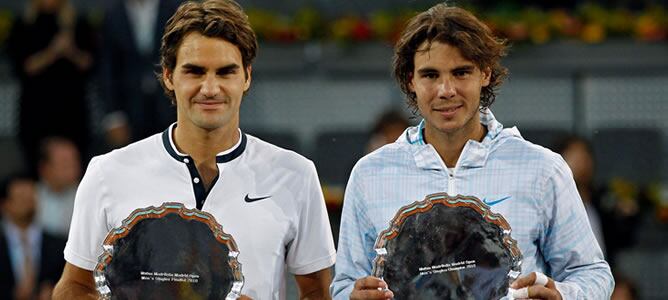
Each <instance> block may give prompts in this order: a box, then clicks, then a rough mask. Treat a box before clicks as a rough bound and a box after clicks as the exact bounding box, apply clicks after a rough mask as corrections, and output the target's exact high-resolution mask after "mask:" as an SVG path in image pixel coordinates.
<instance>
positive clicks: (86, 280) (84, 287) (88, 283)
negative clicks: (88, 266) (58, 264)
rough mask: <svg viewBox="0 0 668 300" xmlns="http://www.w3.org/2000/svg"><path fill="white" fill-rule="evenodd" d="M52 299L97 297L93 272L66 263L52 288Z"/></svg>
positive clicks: (64, 299)
mask: <svg viewBox="0 0 668 300" xmlns="http://www.w3.org/2000/svg"><path fill="white" fill-rule="evenodd" d="M53 299H54V300H66V299H97V292H96V291H95V283H94V282H93V272H92V271H88V270H84V269H82V268H79V267H77V266H75V265H72V264H70V263H66V264H65V270H63V276H61V277H60V280H59V281H58V284H56V287H55V289H54V290H53Z"/></svg>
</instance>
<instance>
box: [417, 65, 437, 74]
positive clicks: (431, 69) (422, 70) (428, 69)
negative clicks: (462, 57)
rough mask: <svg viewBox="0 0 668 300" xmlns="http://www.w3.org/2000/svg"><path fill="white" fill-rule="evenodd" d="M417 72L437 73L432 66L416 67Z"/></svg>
mask: <svg viewBox="0 0 668 300" xmlns="http://www.w3.org/2000/svg"><path fill="white" fill-rule="evenodd" d="M417 73H418V74H430V73H438V70H436V68H432V67H424V68H420V69H418V70H417Z"/></svg>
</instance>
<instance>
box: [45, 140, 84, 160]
mask: <svg viewBox="0 0 668 300" xmlns="http://www.w3.org/2000/svg"><path fill="white" fill-rule="evenodd" d="M58 144H67V145H71V146H73V147H74V148H76V145H74V142H72V140H70V139H68V138H65V137H61V136H49V137H46V138H44V139H42V140H41V141H40V142H39V158H38V159H39V163H48V162H49V161H50V160H51V150H52V147H53V146H54V145H58Z"/></svg>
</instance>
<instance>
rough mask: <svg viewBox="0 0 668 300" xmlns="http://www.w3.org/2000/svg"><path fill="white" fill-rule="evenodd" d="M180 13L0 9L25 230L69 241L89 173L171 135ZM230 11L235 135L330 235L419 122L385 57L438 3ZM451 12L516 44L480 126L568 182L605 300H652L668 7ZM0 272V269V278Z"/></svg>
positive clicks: (95, 3)
mask: <svg viewBox="0 0 668 300" xmlns="http://www.w3.org/2000/svg"><path fill="white" fill-rule="evenodd" d="M179 2H180V1H177V0H155V1H154V0H112V1H102V0H70V1H68V0H24V1H17V0H0V159H2V161H0V175H1V176H2V177H7V176H9V175H10V174H17V173H16V172H21V174H26V175H27V176H24V177H29V178H31V180H33V181H34V182H33V185H31V186H33V189H34V195H35V196H34V198H35V203H36V204H35V205H34V208H32V210H33V211H34V217H29V218H28V220H27V221H25V220H24V222H23V223H25V222H28V224H37V225H38V226H40V227H41V228H43V229H44V232H47V233H49V234H52V235H53V236H55V237H58V238H60V239H63V238H65V237H66V235H65V233H66V232H67V225H65V226H63V224H69V214H71V206H72V205H71V204H72V201H73V195H74V191H75V190H76V185H77V183H78V180H79V179H80V177H81V175H82V170H83V168H85V165H86V164H87V162H88V160H89V159H90V158H91V157H92V156H94V155H99V154H102V153H105V152H107V151H109V150H112V149H114V148H117V147H121V146H123V145H126V144H127V143H129V142H132V141H135V140H138V139H141V138H143V137H145V136H148V135H150V134H153V133H157V132H160V131H162V130H164V128H166V126H167V125H168V124H169V123H171V122H172V121H173V120H174V112H173V108H172V107H170V105H169V101H168V100H167V99H166V98H164V96H163V95H162V91H161V89H160V87H159V85H158V84H157V81H155V78H154V75H153V74H154V72H156V71H158V69H157V68H156V67H155V65H156V64H157V63H158V60H157V48H158V47H159V37H160V35H161V34H162V27H163V25H164V22H165V21H166V19H167V18H168V17H169V15H171V13H172V12H173V11H174V9H175V8H176V6H177V5H178V4H179ZM239 2H240V4H241V5H242V6H243V7H244V8H245V9H246V12H247V14H248V15H249V18H250V20H251V23H252V25H253V26H254V28H255V30H256V33H257V34H258V37H259V39H260V50H259V54H258V57H257V60H256V62H255V63H254V65H253V71H254V72H253V84H252V87H251V89H250V91H249V92H248V94H247V95H246V96H245V98H244V102H243V105H242V108H241V128H242V130H244V131H246V132H248V133H251V134H254V135H256V136H258V137H260V138H263V139H265V140H267V141H269V142H272V143H275V144H277V145H279V146H282V147H284V148H288V149H291V150H294V151H297V152H299V153H301V154H302V155H304V156H306V157H308V158H310V159H311V160H313V161H314V162H315V163H316V166H317V168H318V172H319V175H320V178H321V181H322V184H323V190H324V193H325V197H326V200H327V204H328V209H329V213H330V218H331V221H332V229H333V231H334V233H335V235H336V233H337V232H338V222H339V221H338V220H339V216H340V209H341V203H342V198H343V191H344V189H345V183H346V181H347V178H348V174H349V172H350V169H351V168H352V166H353V165H354V163H355V162H356V161H357V160H358V159H359V158H360V157H361V156H363V155H364V154H365V153H367V152H368V151H371V150H373V149H375V148H377V147H379V146H380V145H382V144H384V143H387V142H389V141H393V140H394V139H395V138H396V136H398V133H400V132H401V131H402V130H403V129H404V128H405V127H406V126H408V125H411V124H416V123H417V122H419V120H420V118H419V117H418V116H416V115H415V114H414V113H413V112H412V111H411V110H410V109H408V108H407V105H406V104H405V102H404V100H403V98H402V95H401V93H400V91H399V89H398V88H397V86H396V84H395V83H394V81H393V79H392V78H391V75H390V70H391V58H392V45H393V42H394V41H395V39H396V38H397V35H398V33H399V32H400V31H401V29H402V28H403V25H404V24H405V22H406V21H407V20H408V19H409V18H410V17H412V16H413V15H415V13H416V12H417V11H421V10H424V9H426V8H428V7H430V6H432V5H434V4H435V3H437V1H422V0H416V1H398V0H391V1H390V0H368V1H347V0H339V1H331V0H310V1H309V0H284V1H270V0H255V1H239ZM453 4H457V5H459V6H462V7H465V8H467V9H470V10H472V11H473V12H475V14H476V15H478V16H479V17H481V18H482V19H483V20H484V21H485V22H486V23H487V24H488V25H489V26H490V27H491V28H492V29H493V30H494V31H495V32H497V33H498V35H499V36H501V37H504V38H506V39H508V41H509V42H510V44H511V45H512V46H511V48H510V52H509V55H508V57H507V58H505V59H504V65H505V66H507V67H508V68H509V69H510V77H509V78H508V80H507V81H506V83H505V84H504V85H503V86H502V87H501V88H500V90H499V92H498V97H497V101H496V103H495V104H494V105H493V106H492V110H493V112H494V113H495V115H496V117H497V119H499V121H501V122H502V123H503V124H504V126H506V127H512V126H518V127H519V129H520V132H521V133H522V135H523V136H524V137H525V138H526V139H528V140H530V141H532V142H534V143H537V144H540V145H543V146H545V147H548V148H550V149H552V150H554V151H556V152H559V153H561V154H562V155H564V158H565V159H566V160H567V162H568V163H569V165H571V168H572V169H573V172H574V175H575V178H576V181H577V183H578V188H579V190H580V192H581V195H582V198H583V200H584V201H585V206H586V207H587V211H588V215H589V217H590V221H591V222H592V227H593V228H594V231H595V232H596V233H597V236H598V238H599V242H600V243H601V245H602V246H603V248H604V251H605V253H606V256H607V258H608V260H609V262H610V263H611V265H612V268H613V272H614V273H615V275H616V278H617V285H618V288H619V291H616V294H615V297H619V298H615V299H665V298H666V297H667V296H668V292H667V291H666V290H665V288H664V287H663V286H664V285H665V283H666V282H668V233H667V231H666V229H668V181H667V180H668V159H667V158H666V157H667V156H668V118H666V114H668V96H667V95H668V5H667V4H666V3H665V1H660V0H645V1H631V0H618V1H614V0H611V1H547V0H543V1H503V3H501V4H500V3H498V1H459V2H458V3H454V2H453ZM7 178H10V179H11V178H14V179H17V180H14V181H12V180H9V181H7V182H8V184H6V185H5V187H4V188H3V189H4V190H5V191H4V192H3V195H2V198H3V200H2V203H3V205H2V212H3V219H4V220H14V219H17V220H18V219H21V218H18V217H12V216H10V214H11V213H12V212H13V211H15V210H13V209H11V207H10V204H11V203H14V202H17V201H11V200H12V199H13V196H12V195H13V194H14V193H13V191H14V188H16V187H15V185H13V184H12V183H13V182H14V183H15V182H16V181H21V180H23V181H25V180H27V179H25V178H24V179H25V180H24V179H21V178H23V177H21V176H18V177H17V176H13V177H12V176H10V177H7ZM19 179H20V180H19ZM23 181H21V182H23ZM19 187H21V186H20V185H19ZM14 198H15V197H14ZM21 201H23V202H25V201H28V200H25V201H24V200H21ZM21 201H18V202H21ZM23 202H21V203H23ZM47 211H48V212H50V213H48V214H47V213H45V212H47ZM23 219H25V218H23ZM23 223H21V224H23ZM335 238H336V237H335ZM5 244H6V243H5ZM5 244H2V241H1V239H0V247H2V246H5ZM6 253H8V251H6V248H2V249H0V260H4V259H5V258H4V257H5V256H6ZM8 266H9V265H7V264H6V265H3V264H2V262H0V268H3V269H0V273H7V271H9V269H4V268H9V267H8ZM0 280H2V281H4V280H5V277H1V278H0ZM17 282H19V280H14V281H10V280H9V279H7V282H0V288H2V287H8V288H14V287H12V286H16V285H19V284H18V283H17ZM5 283H6V285H4V284H5ZM290 292H291V293H294V288H293V287H290ZM8 297H9V296H8ZM0 298H2V299H5V298H4V297H2V294H0Z"/></svg>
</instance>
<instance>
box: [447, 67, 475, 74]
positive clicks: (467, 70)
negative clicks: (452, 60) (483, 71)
mask: <svg viewBox="0 0 668 300" xmlns="http://www.w3.org/2000/svg"><path fill="white" fill-rule="evenodd" d="M473 70H475V66H474V65H464V66H459V67H456V68H454V69H452V71H451V72H453V73H454V72H471V71H473Z"/></svg>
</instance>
